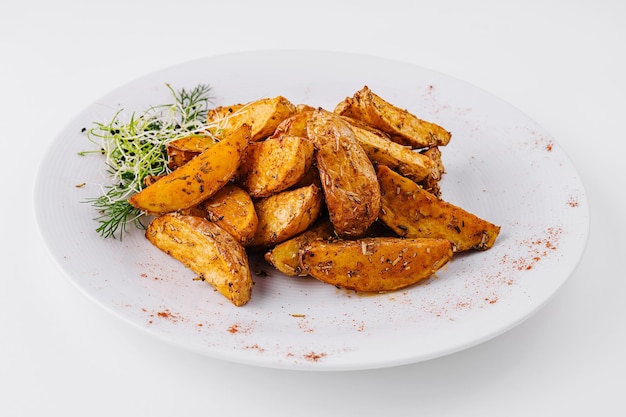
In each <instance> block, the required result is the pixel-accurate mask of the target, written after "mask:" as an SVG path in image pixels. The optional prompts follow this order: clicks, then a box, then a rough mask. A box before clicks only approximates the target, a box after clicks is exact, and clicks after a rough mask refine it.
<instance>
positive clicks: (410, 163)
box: [344, 117, 438, 182]
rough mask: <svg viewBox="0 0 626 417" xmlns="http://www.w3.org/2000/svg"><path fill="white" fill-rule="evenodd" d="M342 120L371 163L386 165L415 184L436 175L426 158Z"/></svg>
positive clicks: (382, 136) (355, 123)
mask: <svg viewBox="0 0 626 417" xmlns="http://www.w3.org/2000/svg"><path fill="white" fill-rule="evenodd" d="M344 120H346V121H347V122H348V123H349V124H350V127H352V130H353V131H354V133H355V136H356V139H357V141H358V142H359V144H360V145H361V147H362V148H363V150H364V151H365V153H366V154H367V156H368V157H369V158H370V160H372V161H373V162H376V163H379V164H383V165H387V166H388V167H389V168H391V169H393V170H396V171H398V172H400V173H401V174H402V175H404V176H405V177H408V178H410V179H412V180H413V181H416V182H419V181H422V180H423V179H425V178H427V177H429V176H431V175H433V174H437V175H438V171H436V170H437V165H435V162H434V161H433V160H432V159H431V158H429V157H428V156H426V155H423V154H422V153H419V152H415V151H413V150H412V149H411V148H409V147H407V146H403V145H400V144H399V143H396V142H394V141H392V140H391V139H389V137H387V136H386V135H384V134H383V133H382V132H380V131H377V130H376V129H373V128H369V127H367V126H364V125H363V123H361V122H358V121H356V120H354V119H351V118H348V117H346V118H345V119H344Z"/></svg>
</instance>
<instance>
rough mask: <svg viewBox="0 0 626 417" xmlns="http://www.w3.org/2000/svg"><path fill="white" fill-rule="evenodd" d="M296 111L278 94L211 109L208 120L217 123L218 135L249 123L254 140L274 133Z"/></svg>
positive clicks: (215, 132)
mask: <svg viewBox="0 0 626 417" xmlns="http://www.w3.org/2000/svg"><path fill="white" fill-rule="evenodd" d="M295 111H296V107H295V106H294V105H293V103H291V102H290V101H289V100H287V99H286V98H285V97H283V96H276V97H272V98H262V99H259V100H256V101H252V102H249V103H246V104H235V105H232V106H222V107H217V108H215V109H211V110H209V113H208V116H207V121H208V122H209V123H212V124H214V125H215V127H214V128H213V129H212V133H213V134H214V135H216V136H217V137H223V136H225V135H228V134H230V132H231V131H233V130H235V129H237V128H238V127H239V126H241V125H242V124H247V125H249V126H250V127H251V129H252V132H251V138H250V140H251V141H253V142H254V141H257V140H262V139H265V138H267V137H268V136H270V135H272V134H273V133H274V131H275V130H276V127H277V126H278V125H279V124H280V122H282V121H283V120H285V119H286V118H288V117H289V116H291V115H292V114H294V113H295Z"/></svg>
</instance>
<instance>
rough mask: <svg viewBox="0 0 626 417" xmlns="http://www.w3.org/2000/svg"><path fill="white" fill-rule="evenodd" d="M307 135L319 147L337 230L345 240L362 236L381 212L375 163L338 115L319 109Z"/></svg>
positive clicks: (319, 166)
mask: <svg viewBox="0 0 626 417" xmlns="http://www.w3.org/2000/svg"><path fill="white" fill-rule="evenodd" d="M307 133H308V137H309V139H310V140H311V141H313V143H314V144H315V148H316V153H315V160H316V162H317V169H318V171H319V175H320V180H321V182H322V189H323V190H324V198H325V202H326V206H327V208H328V212H329V216H330V220H331V222H332V223H333V225H334V226H335V231H336V232H337V234H338V235H339V236H341V237H359V236H361V235H362V234H363V233H364V232H365V231H366V230H367V228H368V227H369V226H370V225H371V224H372V223H373V222H374V221H375V220H376V218H377V217H378V212H379V210H380V187H379V184H378V180H377V179H376V172H375V170H374V166H373V165H372V162H371V161H370V159H369V158H368V157H367V154H366V153H365V151H364V150H363V148H362V147H361V145H359V143H358V141H357V139H356V137H355V134H354V132H353V131H352V128H351V127H350V125H349V124H348V123H347V122H346V121H345V120H343V119H342V118H341V117H340V116H338V115H336V114H333V113H331V112H328V111H325V110H321V109H320V110H316V111H315V112H313V115H312V117H311V119H310V120H309V123H308V125H307Z"/></svg>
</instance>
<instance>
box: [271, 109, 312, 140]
mask: <svg viewBox="0 0 626 417" xmlns="http://www.w3.org/2000/svg"><path fill="white" fill-rule="evenodd" d="M312 114H313V110H308V109H307V110H302V111H296V113H295V114H293V115H291V116H289V117H288V118H286V119H285V120H283V121H282V122H281V123H280V124H279V125H278V126H277V127H276V130H274V133H273V134H272V136H271V137H280V136H284V135H287V136H300V137H303V138H306V137H307V130H306V125H307V123H308V121H309V119H310V118H311V115H312Z"/></svg>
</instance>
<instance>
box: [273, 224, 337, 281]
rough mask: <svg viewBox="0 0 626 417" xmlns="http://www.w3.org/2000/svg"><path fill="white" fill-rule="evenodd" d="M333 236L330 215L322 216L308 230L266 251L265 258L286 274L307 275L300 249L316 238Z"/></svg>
mask: <svg viewBox="0 0 626 417" xmlns="http://www.w3.org/2000/svg"><path fill="white" fill-rule="evenodd" d="M333 237H335V230H334V228H333V224H332V223H331V222H330V220H329V219H328V217H323V218H320V219H319V220H318V221H317V222H316V223H315V224H314V225H313V226H311V227H310V228H308V229H307V230H306V231H304V232H302V233H300V234H299V235H297V236H296V237H293V238H291V239H288V240H286V241H284V242H282V243H279V244H278V245H276V246H274V247H273V248H272V249H270V250H269V251H268V252H266V253H265V260H266V261H267V262H268V263H269V264H270V265H272V266H273V267H274V268H276V269H278V270H279V271H280V272H282V273H283V274H285V275H289V276H299V275H300V276H303V275H307V274H306V273H305V272H303V271H302V268H301V267H300V262H299V258H300V249H302V248H304V247H307V246H308V245H309V244H310V243H311V242H312V241H314V240H327V239H330V238H333Z"/></svg>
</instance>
